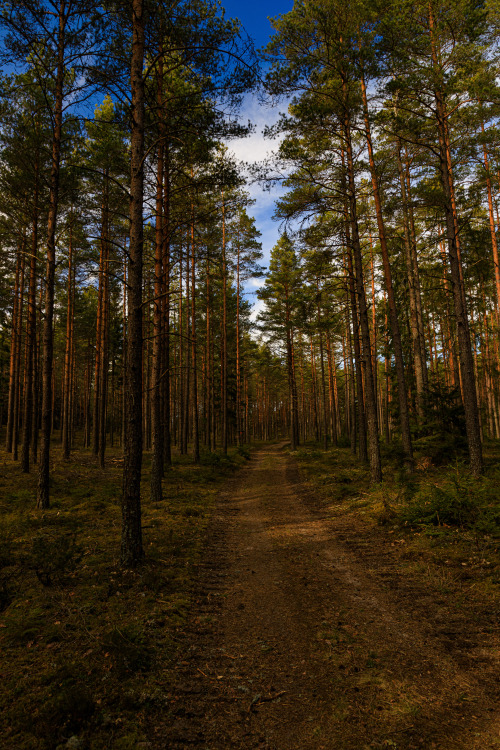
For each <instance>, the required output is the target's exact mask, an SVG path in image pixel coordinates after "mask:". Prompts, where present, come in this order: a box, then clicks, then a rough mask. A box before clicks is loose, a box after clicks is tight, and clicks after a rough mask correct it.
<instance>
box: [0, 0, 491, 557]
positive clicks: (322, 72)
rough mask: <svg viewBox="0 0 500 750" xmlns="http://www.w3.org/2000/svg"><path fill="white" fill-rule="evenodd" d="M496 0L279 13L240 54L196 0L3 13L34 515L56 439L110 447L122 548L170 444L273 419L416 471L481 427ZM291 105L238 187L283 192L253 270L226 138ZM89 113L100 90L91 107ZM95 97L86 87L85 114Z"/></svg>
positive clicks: (15, 328)
mask: <svg viewBox="0 0 500 750" xmlns="http://www.w3.org/2000/svg"><path fill="white" fill-rule="evenodd" d="M497 21H498V15H497V9H496V6H495V4H494V3H491V4H487V5H484V4H482V3H472V2H470V1H469V0H464V1H463V2H460V3H453V4H451V3H446V2H435V3H423V4H418V3H417V4H415V3H401V2H397V3H394V4H390V5H387V4H384V8H383V9H382V8H379V7H377V4H376V3H363V2H359V3H351V4H350V5H349V7H348V8H346V7H344V6H342V5H341V4H336V3H335V2H318V3H312V4H311V3H307V4H303V3H296V4H295V6H294V8H293V10H292V11H291V12H290V13H288V14H285V15H284V16H281V17H280V18H278V19H277V20H276V21H275V35H274V37H273V39H272V40H271V42H270V44H269V46H268V48H267V49H266V50H264V51H263V52H262V55H261V57H262V59H263V60H264V61H265V70H266V71H267V73H266V74H265V75H264V73H262V70H261V69H259V60H258V57H257V56H256V53H255V51H254V49H253V46H252V43H251V40H249V39H248V38H247V37H246V36H245V34H244V32H243V31H242V29H241V28H240V26H239V25H238V22H236V21H232V20H227V19H226V18H225V17H224V15H223V13H222V11H221V9H219V8H218V7H217V6H216V5H213V4H211V3H209V2H199V3H175V4H173V5H169V4H168V3H167V4H163V3H158V4H156V3H155V4H148V3H147V2H144V0H136V1H135V2H133V3H131V4H127V3H123V4H120V3H119V4H113V5H104V6H103V7H100V8H98V9H95V8H93V7H92V5H91V4H88V3H86V2H85V1H84V0H78V1H74V2H68V1H67V0H61V2H59V3H51V2H46V3H36V2H22V3H15V4H12V5H10V6H9V5H8V4H7V6H6V7H5V8H4V10H3V15H2V22H3V29H4V31H3V49H4V51H3V55H4V61H5V62H6V64H7V67H6V70H7V72H6V73H5V74H4V77H3V79H2V92H1V93H2V100H1V123H2V127H1V149H2V160H1V173H0V180H1V183H2V189H1V214H0V215H1V224H0V231H1V242H2V282H1V283H2V293H1V297H0V300H1V316H2V325H1V362H0V368H1V380H0V407H1V422H2V425H5V435H6V437H5V440H6V449H7V451H8V452H9V453H12V455H13V457H14V459H15V460H16V461H19V467H20V469H21V471H22V472H30V471H33V466H34V465H36V466H37V472H38V489H37V504H38V507H39V508H42V509H43V508H48V507H49V505H50V490H49V486H50V461H51V455H52V454H53V452H54V451H57V452H61V453H62V457H63V458H64V459H65V460H69V458H70V455H71V452H72V450H73V449H74V448H75V447H77V446H78V448H81V447H83V448H86V449H89V450H90V451H91V453H92V454H93V455H94V456H95V460H96V463H97V464H98V465H99V466H100V467H101V468H103V467H104V466H105V465H106V454H107V448H108V446H112V447H114V446H120V448H122V449H123V455H124V465H123V493H122V513H123V528H122V561H123V563H124V564H126V565H130V564H131V565H134V564H136V563H137V562H138V561H139V560H140V559H141V557H142V554H143V550H142V540H141V503H140V482H141V476H142V472H141V466H142V454H143V450H145V451H147V452H151V457H152V463H151V480H150V484H151V489H150V493H151V499H152V500H153V501H154V502H158V501H160V500H161V498H162V478H163V477H164V474H165V471H168V467H169V466H170V464H171V457H172V450H174V449H175V450H176V451H179V452H180V453H181V454H190V455H191V456H192V459H193V461H194V462H195V463H198V462H199V461H200V456H201V454H202V452H203V451H204V452H212V451H214V450H216V449H221V450H222V452H223V453H227V450H228V446H230V445H238V446H242V445H244V444H247V443H249V442H252V441H254V440H256V439H261V440H267V439H271V438H278V437H282V436H285V435H288V436H289V438H290V441H291V447H292V450H293V449H295V448H296V447H297V446H298V445H299V444H301V443H303V442H304V441H306V440H309V439H314V440H315V441H317V442H321V443H322V444H323V446H324V447H325V448H327V447H328V446H329V445H331V444H339V445H345V446H350V448H351V450H352V451H354V452H357V454H358V455H359V458H360V460H361V461H362V462H368V463H369V467H370V473H371V479H372V481H373V482H380V481H381V479H382V471H383V467H382V462H381V457H380V455H381V454H380V444H381V441H382V442H383V443H384V444H389V443H390V444H392V445H393V446H394V451H396V452H397V451H400V454H401V461H402V464H403V465H404V466H405V467H406V470H407V471H408V472H411V471H412V469H413V467H414V449H415V446H418V449H419V451H420V453H423V454H424V458H425V456H427V458H428V460H429V461H434V462H436V461H437V462H439V461H440V460H445V458H448V457H449V456H450V455H463V454H464V453H468V455H469V461H470V467H471V471H472V473H473V474H474V475H476V476H479V475H481V473H482V472H483V458H482V445H483V441H484V440H485V439H498V438H499V437H500V421H499V387H498V386H499V382H498V370H499V362H500V350H499V343H498V322H499V314H500V311H499V295H500V266H499V260H498V237H497V229H498V222H499V219H498V194H499V179H500V172H499V169H500V165H499V162H498V160H499V152H498V128H497V119H498V98H499V90H498V85H497V74H498V71H497V67H498V59H497V52H498V42H497V38H498V28H497ZM262 87H263V91H264V93H265V95H266V96H268V97H271V98H276V97H281V98H282V99H283V100H284V101H285V103H286V104H287V105H288V106H287V109H288V111H287V113H285V114H283V115H282V117H281V119H280V120H279V122H278V124H277V125H275V126H274V127H273V128H272V129H270V132H269V135H271V136H272V135H279V136H280V142H279V143H280V145H279V147H278V149H277V152H276V153H275V155H274V159H273V160H272V163H271V162H270V163H266V164H261V165H260V167H259V169H257V170H255V169H254V179H260V180H262V181H264V182H266V181H267V182H268V183H269V184H270V183H272V182H274V181H278V180H279V181H282V182H283V183H284V185H285V186H286V188H287V192H286V193H285V195H284V196H283V197H282V198H280V199H279V201H278V202H277V208H276V217H277V218H278V219H281V220H282V224H281V226H282V235H281V237H280V239H279V241H278V243H277V244H276V246H275V247H274V248H273V250H272V253H271V261H270V266H269V269H268V272H267V276H266V278H265V282H264V284H263V286H262V287H261V290H260V292H259V296H260V299H261V300H262V301H263V302H264V303H265V305H264V306H263V311H262V312H261V313H260V316H259V319H258V321H257V326H255V323H253V322H252V320H251V316H250V312H251V310H250V306H249V304H248V303H247V302H246V301H245V295H244V293H243V292H244V288H245V283H246V282H247V281H248V279H250V278H251V277H258V276H259V275H262V273H263V271H262V269H261V267H260V266H259V261H260V260H261V258H262V253H261V246H260V243H259V231H258V228H257V227H256V226H255V221H254V220H253V219H252V217H251V201H250V199H249V197H248V193H247V192H246V191H245V182H246V180H248V171H247V170H245V169H244V168H243V166H242V165H239V164H238V163H236V162H235V160H234V159H233V158H232V157H231V156H230V152H229V151H228V149H227V144H229V143H230V140H231V138H234V137H241V136H242V135H244V133H245V132H247V131H248V126H245V125H243V124H241V123H240V122H239V120H238V106H239V105H240V104H241V100H242V97H243V96H244V95H248V94H249V92H254V95H256V94H257V89H258V88H260V89H262ZM92 102H99V103H98V104H97V105H96V106H95V109H94V111H93V112H92V111H91V110H92V108H93V107H94V105H93V104H92ZM89 103H90V104H89Z"/></svg>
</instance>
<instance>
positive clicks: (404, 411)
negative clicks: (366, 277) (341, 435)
mask: <svg viewBox="0 0 500 750" xmlns="http://www.w3.org/2000/svg"><path fill="white" fill-rule="evenodd" d="M361 91H362V94H363V108H364V118H365V133H366V143H367V146H368V158H369V162H370V171H371V178H372V189H373V198H374V202H375V213H376V216H377V227H378V235H379V241H380V250H381V254H382V267H383V269H384V281H385V287H386V291H387V299H388V303H389V320H390V325H391V333H392V343H393V349H394V360H395V363H396V377H397V381H398V399H399V415H400V424H401V439H402V443H403V450H404V452H405V455H406V462H407V465H408V467H409V468H413V449H412V444H411V434H410V419H409V415H408V399H407V395H406V383H405V372H404V359H403V347H402V344H401V331H400V328H399V319H398V313H397V309H396V299H395V297H394V289H393V286H392V269H391V264H390V261H389V251H388V249H387V239H386V231H385V223H384V215H383V212H382V201H381V198H380V190H379V184H378V175H377V170H376V168H375V158H374V154H373V144H372V136H371V127H370V116H369V112H368V99H367V96H366V88H365V82H364V78H363V77H361ZM348 151H349V144H348ZM351 172H352V170H351V169H350V170H349V174H351ZM350 182H351V184H350V192H351V205H353V198H354V200H355V197H354V196H353V195H352V192H353V191H354V176H352V178H351V179H350ZM354 209H355V206H354ZM354 236H355V232H353V237H354ZM356 255H357V252H356V250H355V256H356ZM360 268H361V269H362V264H361V265H360ZM356 274H358V266H356ZM358 286H359V282H358ZM360 293H361V292H360ZM362 293H363V294H364V292H362ZM360 312H361V305H360ZM362 333H363V326H362ZM368 376H369V373H368ZM368 380H369V377H368ZM368 387H369V386H368ZM372 387H373V391H374V394H375V380H374V379H373V386H372ZM369 398H370V399H371V395H370V396H369ZM374 398H375V396H374ZM367 412H368V405H367ZM370 412H371V408H370ZM375 417H376V400H375ZM371 419H373V415H371ZM371 429H373V426H372V428H371ZM372 449H373V447H372V448H371V449H370V450H372ZM375 463H376V460H375V459H374V464H373V467H372V471H373V472H374V475H375V473H377V471H378V470H376V469H375ZM375 481H380V480H375Z"/></svg>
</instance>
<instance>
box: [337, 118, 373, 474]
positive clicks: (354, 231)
mask: <svg viewBox="0 0 500 750" xmlns="http://www.w3.org/2000/svg"><path fill="white" fill-rule="evenodd" d="M344 135H345V144H346V157H347V179H348V202H349V218H350V228H351V242H352V254H353V256H354V266H355V272H356V274H355V281H356V293H357V301H358V307H359V322H360V329H361V339H362V343H363V358H362V364H363V370H364V376H365V377H364V381H365V408H366V422H367V437H368V458H369V462H370V475H371V480H372V482H381V481H382V466H381V462H380V446H379V441H378V424H377V404H376V400H375V392H374V382H373V370H372V358H371V344H370V328H369V325H368V306H367V304H366V294H365V286H364V281H363V257H362V254H361V243H360V240H359V229H358V214H357V205H356V185H355V175H354V158H353V153H352V141H351V126H350V122H349V115H348V113H347V112H346V117H345V123H344Z"/></svg>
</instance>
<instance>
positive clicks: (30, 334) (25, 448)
mask: <svg viewBox="0 0 500 750" xmlns="http://www.w3.org/2000/svg"><path fill="white" fill-rule="evenodd" d="M39 163H40V157H39V153H38V150H37V152H36V154H35V165H34V171H35V178H34V179H35V184H34V194H33V227H32V233H31V256H30V281H29V289H28V313H27V319H26V354H27V356H26V392H25V394H24V414H23V445H22V449H21V469H22V471H23V472H25V473H28V472H29V470H30V445H31V436H32V427H33V424H32V423H33V381H34V378H33V370H34V359H35V358H34V354H35V345H36V261H37V253H38V214H39V209H38V202H39V187H40V179H39V171H40V167H39Z"/></svg>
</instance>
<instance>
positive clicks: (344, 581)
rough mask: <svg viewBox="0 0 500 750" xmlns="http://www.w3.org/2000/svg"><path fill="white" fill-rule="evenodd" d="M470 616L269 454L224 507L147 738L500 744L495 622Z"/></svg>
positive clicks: (358, 747) (452, 749) (221, 742)
mask: <svg viewBox="0 0 500 750" xmlns="http://www.w3.org/2000/svg"><path fill="white" fill-rule="evenodd" d="M377 543H378V545H379V549H377ZM461 617H463V616H461V615H460V613H457V614H455V615H454V616H453V618H451V615H450V612H449V610H448V609H446V607H444V605H443V602H442V601H440V600H437V599H436V598H435V597H434V598H433V597H432V596H431V595H430V593H429V592H428V591H427V590H426V587H425V583H424V582H423V583H422V585H421V586H418V585H417V586H415V582H414V581H413V582H412V583H411V584H410V583H409V582H407V581H406V580H405V579H404V577H403V576H402V575H401V571H398V570H397V569H396V568H394V569H393V568H391V565H390V561H389V562H388V559H387V551H386V550H385V549H384V548H383V536H382V532H380V535H379V538H378V539H377V538H374V539H371V540H366V539H364V538H363V535H362V534H361V535H360V534H359V533H358V532H357V531H356V530H355V529H349V528H347V527H346V528H336V524H335V522H334V521H331V520H328V519H327V518H326V517H325V515H324V513H322V512H321V510H319V509H318V508H317V507H316V506H315V504H314V501H313V500H311V498H308V496H307V493H306V492H305V491H304V488H303V487H302V485H301V483H300V481H299V477H298V474H297V471H296V469H295V466H294V463H293V459H291V458H290V457H289V456H288V455H287V454H286V453H285V452H284V451H283V450H282V449H281V447H280V446H276V447H270V448H267V449H265V450H262V451H260V452H259V453H257V454H256V455H254V457H253V458H252V460H251V461H250V462H249V465H248V467H247V468H246V469H244V470H243V472H242V473H240V474H239V475H238V477H237V478H236V479H235V480H234V481H233V482H232V483H231V487H230V490H229V492H227V493H226V494H225V496H224V497H223V498H222V499H221V502H220V503H219V506H218V510H217V513H216V517H215V519H214V522H213V526H212V531H211V541H210V543H209V547H208V550H207V557H206V559H205V560H204V563H203V570H202V571H201V573H200V591H199V601H198V610H197V611H196V612H195V614H194V617H193V626H192V632H190V633H189V635H188V636H187V642H188V643H187V645H186V649H185V654H184V657H183V660H182V661H181V662H180V663H179V664H178V669H177V677H176V680H177V684H176V685H175V687H174V690H173V691H172V695H171V704H170V705H171V706H172V713H171V714H170V716H169V717H168V723H167V721H166V723H165V725H163V726H159V727H157V729H156V732H155V736H154V742H153V744H154V747H158V748H168V749H169V750H173V749H174V748H189V747H198V748H205V749H206V750H209V749H210V750H219V749H224V750H229V749H230V748H245V749H250V748H267V749H268V750H271V749H273V750H309V749H311V750H312V749H313V748H314V750H321V748H325V750H326V749H329V750H330V749H334V750H337V749H338V750H351V749H352V750H363V749H364V748H399V749H405V750H410V748H425V749H426V750H427V749H429V748H436V749H438V750H465V749H467V750H489V749H491V748H500V713H499V695H500V682H499V680H500V675H499V672H498V652H497V654H496V658H495V652H494V650H493V648H492V644H491V637H492V636H491V631H492V628H482V627H481V624H477V623H470V624H469V623H466V622H463V621H462V620H461V619H460V618H461ZM450 618H451V619H450Z"/></svg>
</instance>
